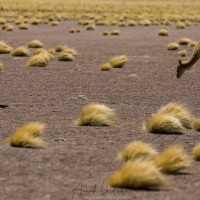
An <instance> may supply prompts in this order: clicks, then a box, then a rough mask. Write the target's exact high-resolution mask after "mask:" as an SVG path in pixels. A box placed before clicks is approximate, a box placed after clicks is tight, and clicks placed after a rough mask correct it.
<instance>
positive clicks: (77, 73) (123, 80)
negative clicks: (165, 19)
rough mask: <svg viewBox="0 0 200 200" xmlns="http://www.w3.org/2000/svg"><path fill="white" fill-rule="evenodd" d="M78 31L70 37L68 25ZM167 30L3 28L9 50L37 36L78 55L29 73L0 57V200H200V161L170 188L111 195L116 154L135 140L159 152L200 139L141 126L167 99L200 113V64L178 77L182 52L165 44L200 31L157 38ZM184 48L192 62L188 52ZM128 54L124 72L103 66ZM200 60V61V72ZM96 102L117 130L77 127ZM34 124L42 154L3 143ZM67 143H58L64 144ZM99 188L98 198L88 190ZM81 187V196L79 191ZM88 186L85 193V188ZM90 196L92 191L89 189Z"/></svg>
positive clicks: (187, 30) (175, 31) (64, 26)
mask: <svg viewBox="0 0 200 200" xmlns="http://www.w3.org/2000/svg"><path fill="white" fill-rule="evenodd" d="M73 26H75V27H78V28H80V29H81V33H75V34H70V33H69V32H68V31H69V29H70V28H71V27H73ZM160 28H161V26H151V27H141V26H136V27H127V28H123V27H120V28H119V30H120V35H119V36H103V35H102V34H101V33H102V31H103V30H105V29H107V30H113V29H118V27H114V26H107V27H103V26H98V27H97V28H96V30H95V31H86V30H84V29H83V28H82V27H81V26H79V25H77V23H76V22H75V21H67V22H61V23H60V24H59V25H58V26H55V27H50V25H38V26H30V29H29V30H26V31H24V30H18V29H17V27H15V29H14V30H13V31H12V32H6V31H3V30H0V40H4V41H5V42H7V43H8V44H9V45H10V46H12V47H13V48H15V47H18V46H21V45H25V44H26V43H27V42H28V41H30V40H32V39H37V40H40V41H41V42H42V43H44V45H45V48H52V47H55V46H56V45H58V44H67V45H68V46H69V47H73V48H75V49H77V51H78V53H79V55H78V56H77V57H76V59H75V61H74V62H59V61H57V60H56V59H55V60H53V61H51V62H50V63H49V64H48V66H47V67H44V68H37V67H35V68H28V67H25V64H26V62H27V60H28V58H20V59H14V58H13V57H11V56H10V55H8V54H4V55H0V61H1V62H2V63H3V64H4V69H3V71H2V72H0V104H3V105H4V104H5V105H8V106H9V107H8V108H4V109H3V108H0V120H1V121H0V160H1V165H0V199H1V200H4V199H5V200H14V199H15V200H49V199H51V200H70V199H75V200H79V199H94V200H96V199H98V200H99V199H102V200H103V199H112V200H115V199H120V200H121V199H122V200H123V199H126V200H129V199H137V200H147V199H148V200H179V199H181V200H183V199H185V200H190V199H191V200H197V199H199V196H200V190H199V188H200V174H199V171H200V163H197V162H193V163H192V165H191V167H189V168H187V169H185V170H183V172H182V173H180V174H178V175H173V176H170V179H171V186H170V187H169V188H168V189H161V190H158V191H142V190H120V191H119V190H114V189H112V188H110V187H109V186H108V184H107V179H108V178H109V177H110V176H111V175H112V174H113V173H114V172H115V171H116V170H118V169H119V168H120V167H121V163H120V162H119V161H117V160H116V154H117V152H118V151H119V150H120V149H121V148H122V147H124V145H126V144H127V143H129V142H132V141H135V140H141V141H143V142H148V143H152V144H153V145H154V146H155V147H156V148H157V149H158V150H159V151H161V150H162V149H163V148H165V147H167V146H169V145H172V144H182V145H183V146H184V147H185V149H186V150H187V152H188V153H189V154H191V151H192V148H193V147H194V146H195V144H196V143H197V142H199V141H200V133H198V132H196V131H194V130H186V131H185V134H183V135H157V134H150V133H147V132H145V131H143V130H142V122H143V121H144V120H145V119H146V118H147V117H149V116H150V115H151V114H152V113H154V112H155V111H156V110H157V109H158V108H160V107H161V106H163V105H166V104H167V103H169V102H174V101H175V102H180V103H184V104H186V105H187V106H188V108H189V109H190V110H191V112H192V113H193V114H194V115H195V116H200V106H199V94H200V93H199V92H200V81H199V79H200V68H199V69H198V67H197V68H194V69H193V70H191V71H188V72H186V73H185V74H184V75H183V77H182V78H181V79H180V80H178V79H177V78H176V77H175V70H174V67H175V65H176V64H177V62H178V58H179V55H178V54H177V51H167V50H166V45H167V44H168V43H169V42H174V41H177V40H178V39H179V38H181V37H188V38H190V39H193V40H197V41H198V40H199V26H191V27H187V28H185V29H182V30H178V29H175V28H174V26H169V34H170V35H169V36H167V37H161V36H157V35H156V33H157V31H158V30H159V29H160ZM180 49H188V57H186V58H185V59H188V58H189V57H190V55H191V52H192V47H181V48H180ZM123 54H125V55H127V56H128V58H129V61H128V62H127V63H126V64H125V65H124V67H123V68H121V69H111V70H110V71H107V72H102V71H100V70H99V68H98V67H99V65H100V64H102V63H105V62H107V61H108V60H109V59H110V58H111V57H113V56H115V55H123ZM198 65H199V64H198V63H197V66H198ZM91 102H96V103H103V104H106V105H108V106H109V107H111V108H113V109H115V110H116V112H117V116H118V120H117V124H116V125H115V126H113V127H88V126H86V127H78V126H75V125H74V124H73V121H74V120H75V119H76V118H77V115H78V113H79V111H80V109H81V108H82V107H83V106H84V105H86V104H88V103H91ZM29 121H39V122H43V123H45V124H46V129H45V132H44V134H43V137H44V139H45V141H46V142H47V145H46V146H45V147H44V148H43V149H24V148H13V147H10V146H9V145H8V144H7V143H6V138H7V137H8V136H9V135H10V134H11V133H12V132H13V130H14V129H15V128H16V127H18V126H20V125H22V124H23V123H26V122H29ZM59 138H62V140H59V141H58V139H59ZM95 186H96V189H95V190H96V192H94V193H93V192H91V190H93V189H94V187H95ZM76 188H78V189H79V190H77V191H76V192H74V191H75V190H73V189H76ZM81 189H82V190H81ZM86 190H87V191H86Z"/></svg>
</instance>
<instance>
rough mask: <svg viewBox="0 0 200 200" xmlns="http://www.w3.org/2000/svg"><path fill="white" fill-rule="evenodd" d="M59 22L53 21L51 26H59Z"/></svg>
mask: <svg viewBox="0 0 200 200" xmlns="http://www.w3.org/2000/svg"><path fill="white" fill-rule="evenodd" d="M58 24H59V22H58V21H52V22H51V26H58Z"/></svg>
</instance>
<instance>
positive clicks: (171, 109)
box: [158, 102, 193, 129]
mask: <svg viewBox="0 0 200 200" xmlns="http://www.w3.org/2000/svg"><path fill="white" fill-rule="evenodd" d="M158 112H159V113H161V114H166V115H172V116H173V117H176V118H177V119H178V120H179V121H180V122H181V124H182V126H183V127H185V128H188V129H191V126H192V120H193V118H192V114H191V113H190V112H189V110H188V109H187V108H186V106H185V105H183V104H179V103H176V102H171V103H169V104H167V105H165V106H163V107H161V108H160V110H159V111H158Z"/></svg>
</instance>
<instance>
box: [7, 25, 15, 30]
mask: <svg viewBox="0 0 200 200" xmlns="http://www.w3.org/2000/svg"><path fill="white" fill-rule="evenodd" d="M13 29H14V27H13V26H12V25H7V26H6V29H5V30H6V31H12V30H13Z"/></svg>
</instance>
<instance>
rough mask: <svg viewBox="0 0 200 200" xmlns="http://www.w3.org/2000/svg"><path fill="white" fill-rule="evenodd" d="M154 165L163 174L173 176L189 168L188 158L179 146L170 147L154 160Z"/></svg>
mask: <svg viewBox="0 0 200 200" xmlns="http://www.w3.org/2000/svg"><path fill="white" fill-rule="evenodd" d="M154 164H155V165H156V167H158V169H160V170H161V171H162V172H164V173H168V174H173V173H177V172H179V171H180V170H182V169H185V168H186V167H188V166H190V159H189V156H188V155H187V154H186V153H185V151H184V148H183V147H182V146H180V145H173V146H170V147H168V148H166V149H164V151H163V152H162V153H161V154H160V155H159V156H158V157H157V158H156V159H155V160H154Z"/></svg>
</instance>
